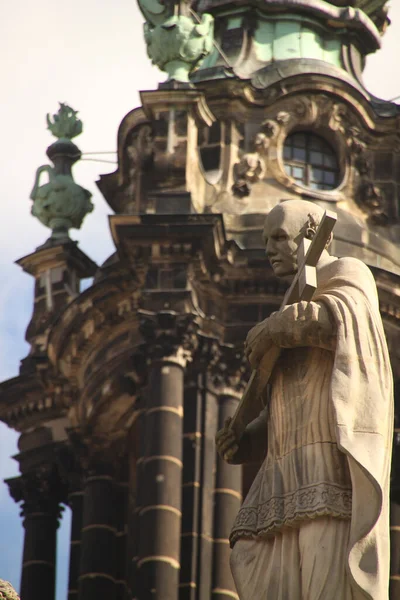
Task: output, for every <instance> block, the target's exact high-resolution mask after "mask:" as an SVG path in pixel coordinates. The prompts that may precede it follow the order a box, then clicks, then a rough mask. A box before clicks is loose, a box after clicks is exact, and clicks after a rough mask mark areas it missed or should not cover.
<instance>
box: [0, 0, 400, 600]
mask: <svg viewBox="0 0 400 600" xmlns="http://www.w3.org/2000/svg"><path fill="white" fill-rule="evenodd" d="M139 4H140V7H141V10H142V12H143V15H144V18H145V21H146V25H145V39H146V43H147V47H148V53H149V57H150V58H151V59H152V61H153V62H154V63H155V64H157V65H158V66H160V68H162V69H163V70H165V71H166V72H167V74H168V80H167V81H166V82H165V83H164V84H160V86H159V88H158V89H157V90H154V91H146V92H142V94H141V102H142V106H140V107H139V108H135V109H134V110H132V111H131V112H129V113H128V114H127V115H126V116H125V117H124V118H123V120H122V122H121V125H120V128H119V131H118V168H117V170H116V171H115V172H114V173H111V174H108V175H103V176H101V177H100V179H99V181H98V187H99V189H100V191H101V192H102V194H103V196H104V198H105V199H106V201H107V202H108V204H109V205H110V207H111V208H112V209H113V211H114V213H115V214H114V215H113V216H112V217H111V218H110V228H111V233H112V237H113V241H114V244H115V253H114V254H112V256H110V257H109V259H108V260H106V261H105V263H104V264H102V265H96V264H95V263H94V262H93V261H92V260H91V259H90V258H89V257H88V256H86V255H85V254H84V253H83V252H82V251H81V250H80V249H79V248H78V246H77V244H76V243H75V242H73V241H71V239H70V238H69V236H68V230H69V228H71V227H79V226H80V225H81V222H82V219H83V217H84V215H85V214H86V213H87V212H89V211H90V210H91V209H92V205H91V202H90V194H89V192H87V191H86V190H84V189H83V188H81V187H80V186H79V185H78V184H77V183H75V182H74V180H73V177H72V171H71V167H72V165H73V164H74V163H75V162H76V161H77V160H79V158H80V151H79V148H78V147H77V146H76V145H75V144H74V143H73V142H72V141H71V139H72V138H73V137H74V136H76V135H78V134H79V133H80V131H81V124H80V121H79V119H78V118H77V115H76V113H75V111H73V110H72V109H70V108H69V107H68V106H66V105H62V106H61V107H60V111H59V113H58V114H57V115H55V116H54V118H53V120H52V119H50V118H49V119H48V122H49V129H50V130H51V132H52V133H53V134H54V135H55V136H56V137H57V141H56V142H55V143H54V144H52V145H51V146H50V147H49V148H48V156H49V159H50V160H51V161H52V163H53V166H52V167H50V166H48V165H47V166H44V167H41V168H40V169H39V170H38V174H37V178H36V183H35V186H34V189H33V190H32V195H31V197H32V200H33V210H32V212H33V214H34V215H35V216H36V217H38V218H39V219H40V220H41V221H42V222H43V223H44V224H45V225H47V226H48V227H49V228H50V229H51V230H52V234H51V237H50V238H49V240H47V242H45V243H44V244H43V245H42V246H40V247H39V248H37V249H36V250H35V251H34V252H33V253H32V254H30V255H28V256H25V257H23V258H21V259H20V260H19V261H18V263H19V265H20V266H21V267H22V268H23V269H24V270H25V271H26V272H27V273H29V274H30V275H32V277H33V278H34V282H35V284H34V285H35V293H34V307H33V315H32V319H31V322H30V324H29V326H28V329H27V332H26V339H27V341H28V342H29V343H30V346H31V350H30V353H29V355H28V356H27V357H26V358H24V359H23V360H22V361H21V367H20V373H19V375H18V376H17V377H15V378H14V379H11V380H9V381H6V382H4V383H2V384H1V387H0V391H1V397H0V418H1V420H2V421H3V422H5V423H6V424H7V425H9V426H10V427H12V428H14V429H16V430H17V431H18V432H20V438H19V454H18V456H17V459H18V462H19V466H20V471H21V474H20V476H19V477H15V478H13V479H10V480H8V481H7V483H8V485H9V488H10V493H11V495H12V496H13V498H14V499H15V501H16V502H21V503H22V515H23V524H24V528H25V541H24V556H23V565H22V582H21V598H22V600H37V598H39V597H40V598H41V600H54V594H55V591H54V589H55V588H54V582H55V544H56V535H57V527H58V520H59V517H60V513H61V511H62V510H63V505H68V506H69V507H70V508H71V511H72V528H71V545H70V570H69V592H68V600H92V599H93V600H94V599H96V600H99V599H100V598H107V599H109V600H128V599H137V600H147V599H149V598H152V599H154V600H178V599H179V600H186V599H187V600H189V599H190V600H211V599H212V600H228V599H231V598H237V597H238V596H237V593H236V591H235V588H234V584H233V581H232V578H231V575H230V571H229V552H230V551H229V544H228V536H229V531H230V527H231V524H232V521H233V519H234V517H235V515H236V513H237V511H238V509H239V506H240V503H241V499H242V496H243V494H245V493H246V490H247V489H248V488H249V485H250V483H251V481H252V478H253V477H254V474H255V472H256V470H257V468H258V465H250V466H248V467H246V468H243V469H242V468H239V467H232V466H229V465H227V464H225V463H224V462H222V461H221V460H220V459H219V458H218V457H217V456H216V453H215V448H214V436H215V433H216V431H217V429H218V428H220V427H221V426H222V425H223V423H224V422H225V420H226V419H227V417H228V416H230V415H232V414H233V412H234V410H235V408H236V406H237V404H238V401H239V399H240V397H241V393H242V391H243V388H244V384H245V382H246V380H247V377H248V375H249V373H248V366H247V365H246V363H245V361H244V360H243V340H244V338H245V336H246V334H247V332H248V330H249V329H250V328H251V327H252V326H253V325H254V324H255V323H256V322H258V321H260V320H261V319H263V318H265V317H267V316H268V315H269V314H270V313H271V312H272V311H274V310H276V309H277V308H278V307H279V304H280V301H281V299H282V297H283V294H284V292H285V284H283V283H282V282H281V281H278V280H277V279H276V278H275V277H274V275H273V273H272V270H271V268H270V266H269V264H268V261H267V259H266V256H265V249H264V248H263V244H262V237H261V232H262V227H263V222H264V219H265V215H266V214H267V213H268V211H269V210H270V209H271V208H272V207H273V206H274V205H276V204H277V203H279V202H280V201H282V200H285V199H293V198H303V199H307V200H311V201H315V202H317V203H318V204H319V205H321V206H323V207H325V208H327V209H329V210H334V211H336V212H337V214H338V224H337V226H336V229H335V240H334V244H333V253H334V254H335V255H337V256H354V257H357V258H360V259H361V260H363V261H364V262H365V263H366V264H367V265H368V266H369V267H370V268H371V270H372V272H373V274H374V277H375V279H376V283H377V286H378V291H379V297H380V307H381V313H382V317H383V322H384V326H385V331H386V334H387V340H388V344H389V349H390V353H391V359H392V367H393V373H394V379H395V390H396V406H397V409H396V410H397V413H398V414H397V419H400V412H399V411H400V398H399V389H400V388H399V382H400V343H399V340H400V300H399V297H400V293H399V292H400V250H399V241H400V228H399V219H398V217H399V200H400V175H399V174H400V136H399V133H398V132H399V131H400V111H399V108H398V107H397V106H396V105H395V104H393V103H391V102H386V101H382V100H379V99H378V98H375V97H373V96H372V95H371V94H370V93H369V92H368V90H367V89H366V88H365V87H364V85H363V82H362V70H363V66H364V62H365V57H366V56H367V55H368V54H369V53H371V52H375V51H376V50H377V49H378V48H379V46H380V43H381V36H382V34H383V33H384V31H385V28H386V26H387V25H388V24H389V19H388V15H387V10H386V8H385V5H386V1H385V0H353V2H348V1H346V2H345V1H341V0H336V1H333V0H332V1H330V2H328V1H322V0H308V1H305V0H304V1H303V0H264V1H263V2H262V3H261V2H258V1H256V0H255V1H254V2H252V3H248V4H243V3H242V2H239V1H235V0H198V1H197V2H189V1H185V2H173V1H169V2H165V3H158V1H157V0H154V1H153V2H149V1H148V0H147V1H146V0H140V2H139ZM349 4H351V6H349ZM43 171H47V172H48V175H49V182H48V183H47V184H44V185H40V178H41V173H42V172H43ZM88 277H93V278H94V279H93V284H92V285H91V287H89V288H88V289H85V291H83V292H81V291H80V281H81V280H82V279H84V278H88ZM397 427H399V429H397V430H396V432H395V439H394V460H393V470H392V492H391V493H392V515H391V519H392V529H391V536H392V558H391V560H392V564H391V583H390V597H391V598H392V599H393V600H394V599H395V598H398V597H400V462H399V460H400V459H399V453H400V450H399V448H400V425H399V424H398V425H397ZM396 459H397V462H396Z"/></svg>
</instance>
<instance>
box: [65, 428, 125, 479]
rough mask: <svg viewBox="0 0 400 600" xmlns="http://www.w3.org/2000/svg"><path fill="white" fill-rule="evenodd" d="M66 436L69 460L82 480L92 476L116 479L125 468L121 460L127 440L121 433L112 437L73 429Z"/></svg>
mask: <svg viewBox="0 0 400 600" xmlns="http://www.w3.org/2000/svg"><path fill="white" fill-rule="evenodd" d="M68 436H69V441H70V448H71V454H72V456H73V458H72V457H71V458H70V459H71V460H72V461H73V464H74V465H76V469H77V472H79V471H80V473H81V477H82V478H83V477H91V476H93V475H104V476H108V475H111V476H112V477H115V478H118V476H119V475H120V474H121V471H122V470H123V468H124V466H125V462H124V460H123V459H124V456H125V450H126V449H125V444H126V441H127V438H126V435H125V434H124V432H123V431H122V432H120V434H119V435H118V436H117V437H113V436H112V435H99V434H96V433H94V432H90V431H87V432H85V431H83V430H82V429H79V428H75V429H70V430H69V431H68ZM66 460H68V459H66ZM78 470H79V471H78Z"/></svg>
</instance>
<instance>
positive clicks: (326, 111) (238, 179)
mask: <svg viewBox="0 0 400 600" xmlns="http://www.w3.org/2000/svg"><path fill="white" fill-rule="evenodd" d="M302 129H310V130H312V131H314V132H315V133H316V134H317V135H321V136H323V137H324V138H326V139H328V141H330V143H331V145H332V146H333V147H334V148H335V150H336V152H337V159H338V164H339V168H340V171H341V183H340V184H339V185H338V187H337V188H336V189H332V190H319V189H311V188H308V187H305V186H303V185H301V184H299V183H297V182H296V181H295V180H294V179H293V178H292V177H291V176H290V175H289V174H288V173H286V171H285V165H284V161H283V147H284V143H285V140H286V138H287V136H288V135H289V134H290V133H291V132H293V131H296V130H300V131H301V130H302ZM371 173H372V166H371V155H370V150H369V140H368V139H367V138H366V136H365V135H364V134H363V132H362V128H361V126H360V125H359V123H358V119H357V117H356V115H355V114H353V113H352V111H351V109H350V108H349V107H347V106H346V105H345V104H344V103H343V102H338V101H337V100H336V99H334V98H333V97H330V96H328V95H327V94H320V95H314V96H294V97H291V98H287V99H286V100H285V101H284V102H283V103H282V105H281V110H280V111H278V112H276V113H275V115H274V114H272V115H271V116H268V118H266V119H265V120H264V121H263V123H262V124H261V126H260V130H259V132H258V133H257V134H256V136H255V138H254V140H253V142H252V150H251V152H247V153H245V154H243V156H242V157H241V159H240V161H239V162H238V163H236V164H235V165H234V167H233V179H234V183H233V186H232V193H233V195H234V197H235V198H236V201H239V200H240V199H242V200H243V199H244V198H247V197H248V196H250V194H251V193H252V186H253V185H254V184H255V183H258V182H260V181H262V180H264V181H267V180H276V181H277V182H278V183H280V184H281V185H282V186H284V187H285V188H286V189H288V190H290V191H291V192H293V193H295V194H304V193H305V192H307V195H308V196H309V197H312V198H316V199H320V200H325V201H333V202H340V201H344V200H347V199H348V198H351V197H354V200H355V202H356V203H357V204H358V206H359V208H360V209H361V210H362V211H363V212H364V213H366V214H367V216H368V218H369V219H370V220H371V222H373V223H374V224H384V223H385V222H386V221H387V218H388V217H387V206H386V201H385V197H384V193H383V191H382V190H381V189H380V188H379V186H377V185H376V184H374V183H373V182H372V179H371ZM249 201H250V200H246V202H247V204H248V202H249Z"/></svg>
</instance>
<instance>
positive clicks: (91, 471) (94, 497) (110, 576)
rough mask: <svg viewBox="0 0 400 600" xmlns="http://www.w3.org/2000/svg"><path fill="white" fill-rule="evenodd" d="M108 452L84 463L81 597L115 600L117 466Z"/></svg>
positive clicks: (102, 452)
mask: <svg viewBox="0 0 400 600" xmlns="http://www.w3.org/2000/svg"><path fill="white" fill-rule="evenodd" d="M91 450H92V451H93V447H92V448H91ZM108 453H109V454H111V451H110V449H108V452H107V451H106V450H105V449H104V450H101V451H99V452H98V453H96V454H92V455H91V456H90V458H89V459H88V462H87V464H86V465H85V466H86V469H85V477H84V484H83V516H82V535H81V553H80V574H79V579H78V582H79V583H78V598H79V600H100V599H103V598H104V599H106V598H107V600H116V593H117V579H116V548H117V542H116V534H117V527H116V511H117V509H118V508H119V507H117V494H116V485H115V467H114V465H113V461H111V460H110V458H111V456H110V455H108Z"/></svg>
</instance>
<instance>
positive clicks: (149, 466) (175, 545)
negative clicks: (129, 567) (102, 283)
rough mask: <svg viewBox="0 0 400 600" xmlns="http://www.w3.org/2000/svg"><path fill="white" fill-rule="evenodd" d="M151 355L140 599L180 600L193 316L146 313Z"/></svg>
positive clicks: (144, 463)
mask: <svg viewBox="0 0 400 600" xmlns="http://www.w3.org/2000/svg"><path fill="white" fill-rule="evenodd" d="M142 317H143V322H142V329H141V330H142V333H143V335H144V337H145V338H146V341H147V349H148V351H149V356H150V358H149V372H148V378H149V383H148V398H147V403H146V413H145V418H144V431H145V436H146V440H145V451H144V456H143V460H142V466H141V470H142V473H141V481H140V482H139V486H142V487H143V500H142V503H141V509H140V513H139V517H140V518H139V521H140V547H139V560H138V563H137V566H138V576H139V594H138V598H140V600H148V599H150V598H151V599H152V600H178V596H179V570H180V535H181V515H182V512H181V493H182V490H181V486H182V464H183V463H182V459H183V452H182V434H183V423H182V421H183V390H184V372H185V366H186V362H187V360H188V358H189V352H190V350H191V348H192V346H193V344H194V343H195V334H194V332H195V326H194V323H193V318H192V316H191V315H178V314H176V313H173V312H169V311H163V312H160V313H157V314H154V313H143V314H142Z"/></svg>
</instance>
